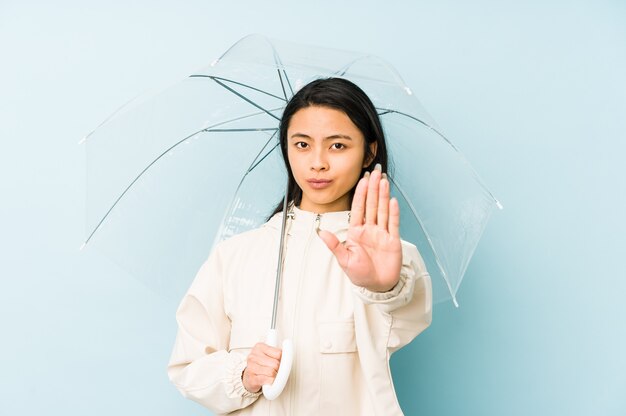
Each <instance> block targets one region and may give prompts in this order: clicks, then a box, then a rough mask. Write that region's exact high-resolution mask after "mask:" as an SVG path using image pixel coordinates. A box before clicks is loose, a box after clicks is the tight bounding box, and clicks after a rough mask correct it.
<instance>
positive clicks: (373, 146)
mask: <svg viewBox="0 0 626 416" xmlns="http://www.w3.org/2000/svg"><path fill="white" fill-rule="evenodd" d="M369 147H370V152H371V155H370V157H368V158H367V159H365V160H364V161H363V167H364V168H366V167H368V166H369V165H370V164H371V163H372V162H373V161H374V159H375V158H376V151H377V150H378V142H373V143H370V144H369Z"/></svg>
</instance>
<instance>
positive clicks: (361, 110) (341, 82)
mask: <svg viewBox="0 0 626 416" xmlns="http://www.w3.org/2000/svg"><path fill="white" fill-rule="evenodd" d="M311 106H322V107H328V108H332V109H335V110H339V111H342V112H344V113H345V114H346V115H347V116H348V117H349V118H350V120H351V121H352V122H353V123H354V125H355V126H357V128H358V129H359V130H360V131H361V133H362V134H363V136H364V137H365V143H364V146H365V159H364V160H370V163H369V164H368V165H367V166H366V167H364V168H363V169H362V170H361V175H360V176H363V174H364V173H365V171H369V170H372V167H373V166H375V165H376V164H377V163H380V164H381V166H382V170H383V172H387V169H388V166H387V146H386V144H385V135H384V133H383V128H382V125H381V123H380V119H379V117H378V113H377V112H376V108H375V107H374V104H373V103H372V100H370V98H369V97H368V96H367V94H365V92H364V91H363V90H362V89H361V88H359V87H358V86H357V85H356V84H354V83H353V82H351V81H348V80H347V79H343V78H322V79H316V80H315V81H312V82H310V83H308V84H307V85H305V86H304V87H302V88H301V89H300V90H299V91H298V92H297V93H296V94H295V95H294V96H293V97H291V100H289V102H288V103H287V106H286V107H285V111H284V112H283V116H282V118H281V120H280V127H279V141H280V150H281V152H282V156H283V161H284V162H285V167H286V168H287V175H288V177H289V179H288V185H287V186H288V189H287V197H288V199H287V200H288V201H289V202H293V203H294V204H295V205H296V206H299V205H300V202H301V201H302V189H300V187H299V186H298V184H297V183H296V180H295V179H294V177H293V173H292V172H291V165H290V164H289V157H288V156H287V145H288V142H287V129H288V128H289V123H290V121H291V117H293V115H294V114H295V113H296V112H297V111H299V110H301V109H303V108H307V107H311ZM372 143H377V145H376V154H372V151H371V149H370V146H369V145H370V144H372ZM355 188H356V184H355V186H354V187H353V188H352V190H351V191H350V200H352V195H354V190H355ZM282 210H283V200H282V199H281V201H280V202H279V203H278V205H276V208H275V209H274V211H273V212H272V214H271V215H270V218H271V217H272V216H273V215H274V214H276V213H278V212H281V211H282Z"/></svg>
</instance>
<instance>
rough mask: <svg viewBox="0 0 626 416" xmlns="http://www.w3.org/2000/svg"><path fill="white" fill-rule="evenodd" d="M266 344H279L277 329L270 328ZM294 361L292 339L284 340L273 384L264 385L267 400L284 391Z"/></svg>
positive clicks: (271, 345)
mask: <svg viewBox="0 0 626 416" xmlns="http://www.w3.org/2000/svg"><path fill="white" fill-rule="evenodd" d="M266 344H267V345H269V346H270V347H276V346H278V332H277V331H276V330H275V329H270V330H269V332H268V333H267V340H266ZM292 362H293V343H292V342H291V340H290V339H286V340H284V341H283V353H282V356H281V358H280V366H279V367H278V374H276V378H275V379H274V382H273V383H272V384H264V385H263V396H265V398H266V399H267V400H274V399H275V398H277V397H278V396H280V393H282V391H283V389H284V388H285V385H286V384H287V379H289V373H290V372H291V363H292Z"/></svg>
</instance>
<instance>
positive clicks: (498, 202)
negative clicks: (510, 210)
mask: <svg viewBox="0 0 626 416" xmlns="http://www.w3.org/2000/svg"><path fill="white" fill-rule="evenodd" d="M496 206H497V207H498V208H499V209H501V210H502V209H504V207H503V206H502V204H501V203H500V201H498V200H497V199H496Z"/></svg>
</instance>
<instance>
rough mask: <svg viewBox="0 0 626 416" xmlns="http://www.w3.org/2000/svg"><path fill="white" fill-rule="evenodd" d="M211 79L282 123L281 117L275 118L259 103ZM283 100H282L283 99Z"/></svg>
mask: <svg viewBox="0 0 626 416" xmlns="http://www.w3.org/2000/svg"><path fill="white" fill-rule="evenodd" d="M209 78H211V79H212V80H213V81H215V82H217V83H218V84H219V85H221V86H222V87H224V88H226V89H227V90H228V91H230V92H232V93H233V94H235V95H236V96H238V97H239V98H241V99H242V100H244V101H246V102H248V103H250V104H252V105H253V106H255V107H256V108H258V109H259V110H261V111H263V112H265V113H266V114H267V115H269V116H270V117H273V118H275V119H276V120H279V121H280V117H277V116H275V115H274V114H272V113H270V112H269V111H268V110H267V109H265V108H263V107H261V106H260V105H258V104H257V103H255V102H254V101H252V100H251V99H249V98H248V97H246V96H244V95H243V94H240V93H238V92H237V91H235V90H234V89H232V88H230V87H229V86H228V85H226V84H224V83H223V82H221V81H220V80H218V79H216V78H215V77H213V76H210V77H209ZM281 100H282V98H281Z"/></svg>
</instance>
